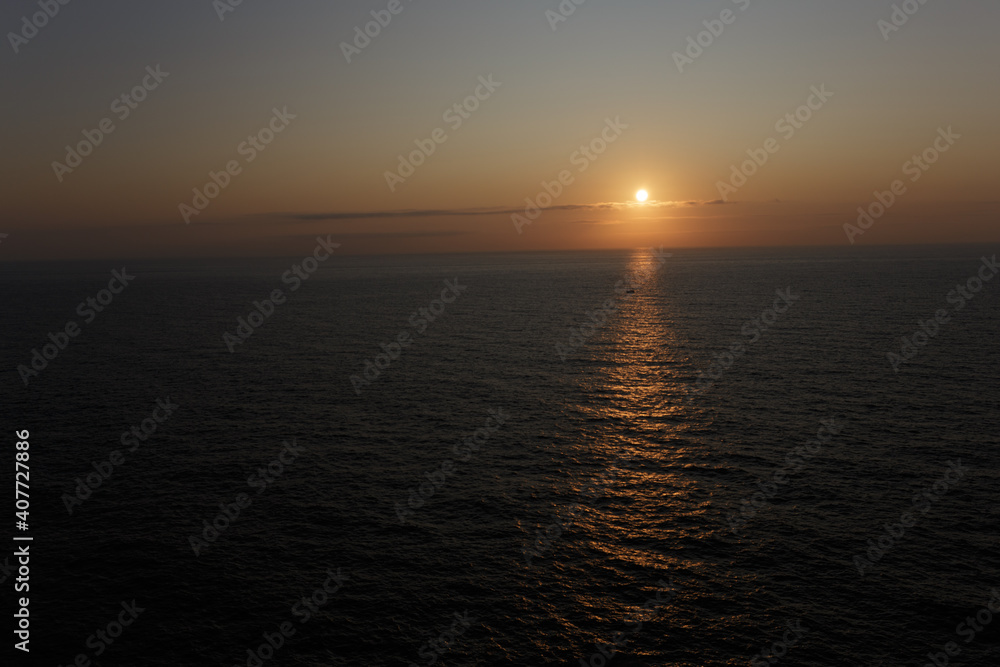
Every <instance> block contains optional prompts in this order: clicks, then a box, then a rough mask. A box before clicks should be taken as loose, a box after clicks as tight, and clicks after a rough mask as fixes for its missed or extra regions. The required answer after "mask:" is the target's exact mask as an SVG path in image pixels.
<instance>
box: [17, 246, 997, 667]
mask: <svg viewBox="0 0 1000 667" xmlns="http://www.w3.org/2000/svg"><path fill="white" fill-rule="evenodd" d="M312 253H313V248H311V247H303V249H302V256H301V257H298V258H285V259H262V260H250V259H227V260H218V261H208V260H197V261H195V260H186V261H179V260H178V261H166V260H137V261H116V262H114V261H107V262H86V263H45V264H41V263H37V264H2V265H0V275H2V277H3V281H4V285H5V289H4V301H5V306H6V307H5V309H4V317H3V324H2V336H0V354H2V357H3V359H4V361H5V364H4V376H3V406H4V411H3V412H4V423H5V424H6V428H5V437H6V440H7V442H8V444H7V445H5V449H6V451H8V452H10V456H11V457H12V458H13V457H14V455H15V445H14V443H15V440H18V439H19V437H18V436H16V435H15V434H14V432H15V431H21V430H27V431H29V432H30V435H29V437H28V438H27V441H28V442H30V450H29V451H30V459H29V460H28V464H30V510H31V511H30V521H29V522H28V523H29V524H30V525H29V528H28V529H27V530H26V531H18V530H17V529H15V528H14V526H13V524H12V525H11V535H12V536H13V535H19V534H20V535H28V536H31V537H32V538H33V540H32V541H31V542H30V543H28V542H11V544H13V545H14V546H13V547H11V549H9V550H8V552H7V553H4V554H3V556H2V557H5V558H7V559H8V560H6V561H3V563H4V571H3V572H2V573H0V579H6V582H5V583H4V584H3V585H4V587H5V590H7V591H12V589H11V588H6V587H7V586H10V585H12V584H13V583H14V581H15V578H16V576H17V573H16V570H17V565H16V562H15V557H14V555H13V552H14V550H15V549H16V548H18V547H20V546H22V545H24V544H30V553H31V556H32V557H31V560H30V563H31V565H30V593H13V592H11V595H7V594H5V596H4V597H5V599H12V598H13V599H16V598H18V597H20V596H21V595H26V596H28V597H30V627H31V635H30V649H31V656H32V660H33V662H32V663H31V664H39V665H41V664H52V665H60V666H62V665H71V664H74V661H77V662H76V664H84V661H89V664H93V665H98V666H101V667H104V666H116V665H121V666H145V665H149V666H160V665H163V666H166V665H172V666H173V665H185V666H186V665H220V666H225V667H229V666H237V665H240V666H243V665H246V666H248V667H254V666H258V667H259V666H261V665H267V666H268V667H272V666H282V665H288V666H293V665H294V666H302V667H320V666H328V665H336V666H340V665H374V666H380V665H387V666H389V665H400V666H403V667H406V666H409V665H432V664H435V665H444V666H451V665H456V666H457V665H518V666H521V665H523V666H537V665H566V666H570V665H572V666H577V665H589V666H591V667H601V666H602V665H617V666H620V667H627V666H640V665H642V666H671V667H681V666H684V667H694V666H698V667H703V666H714V665H763V664H781V665H789V666H791V665H802V666H810V667H811V666H817V667H818V666H828V665H836V666H841V665H848V666H852V667H853V666H865V667H869V666H874V667H880V666H896V665H914V666H922V665H925V664H935V660H936V661H937V663H936V664H939V665H940V664H950V665H958V666H970V667H971V666H980V665H981V666H986V665H996V664H1000V619H994V618H993V616H994V614H993V612H992V611H990V604H991V599H992V600H993V602H992V604H993V606H994V608H996V609H997V610H998V611H1000V595H998V594H997V593H996V591H997V590H998V589H1000V553H998V545H1000V544H998V536H1000V498H998V496H997V489H998V488H1000V445H998V425H1000V411H998V401H1000V391H998V381H1000V346H998V345H997V334H998V331H1000V309H998V304H1000V279H997V278H996V276H995V274H996V272H997V271H1000V268H991V267H994V266H995V265H994V264H992V263H991V262H992V259H991V258H993V257H995V249H994V248H991V247H969V246H941V247H901V248H891V247H887V248H878V247H873V248H841V249H829V248H814V249H810V248H791V249H741V250H734V249H714V250H672V249H669V248H666V249H662V250H661V249H641V250H631V251H613V252H561V253H523V254H516V253H513V254H477V255H440V256H391V257H351V256H342V255H340V254H339V251H335V252H333V253H332V256H329V257H327V258H322V259H319V258H320V257H321V256H322V253H320V254H316V255H313V254H312ZM306 257H311V258H313V259H312V260H311V261H310V260H304V258H306ZM116 272H117V273H116ZM977 286H978V289H976V288H977ZM88 299H93V301H92V302H88ZM72 332H75V333H72ZM50 334H51V335H50ZM904 339H905V340H904ZM32 364H34V365H32ZM5 468H6V469H8V472H7V473H4V476H3V479H4V484H5V488H7V489H11V488H13V487H14V478H13V475H12V473H13V466H9V465H8V466H5ZM9 502H13V501H9ZM12 564H13V565H12ZM8 608H10V609H12V611H10V612H9V614H14V613H15V612H16V611H17V607H15V605H14V604H13V603H11V604H9V605H8ZM987 616H989V619H988V620H987ZM7 618H8V621H7V623H8V624H10V626H11V628H13V627H14V626H13V624H14V623H16V622H17V619H13V621H12V618H11V616H10V615H8V616H7ZM970 618H971V619H972V624H971V625H970V624H969V622H968V619H970ZM977 618H978V620H977ZM977 627H978V628H979V629H978V630H975V629H974V628H977ZM6 634H7V637H8V640H9V641H11V642H12V643H14V642H16V641H17V639H16V635H14V637H15V638H14V639H13V640H11V637H12V634H11V632H10V630H8V631H7V633H6ZM949 643H951V644H949ZM955 650H957V651H958V652H957V653H955V652H954V651H955ZM19 655H20V654H19ZM81 655H82V656H83V658H82V659H81V658H79V657H78V656H81ZM36 661H37V662H36Z"/></svg>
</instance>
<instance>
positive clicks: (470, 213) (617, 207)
mask: <svg viewBox="0 0 1000 667" xmlns="http://www.w3.org/2000/svg"><path fill="white" fill-rule="evenodd" d="M724 203H726V202H723V201H722V200H716V201H708V202H699V201H687V202H672V201H662V202H661V201H651V202H645V203H639V202H599V203H595V204H561V205H556V206H549V207H547V208H545V209H544V210H545V211H622V210H628V209H635V208H645V209H649V208H676V207H679V206H704V205H707V204H724ZM515 213H521V214H523V213H524V207H518V208H504V207H499V206H494V207H479V208H432V209H401V210H394V211H393V210H390V211H355V212H347V211H330V212H314V213H268V214H265V215H264V216H252V217H258V218H259V217H265V218H269V219H273V220H283V221H286V222H319V221H337V220H339V221H344V222H349V221H352V220H391V219H401V218H441V217H475V216H490V215H513V214H515Z"/></svg>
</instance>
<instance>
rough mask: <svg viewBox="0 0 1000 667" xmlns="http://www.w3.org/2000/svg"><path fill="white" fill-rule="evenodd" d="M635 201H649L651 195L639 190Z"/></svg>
mask: <svg viewBox="0 0 1000 667" xmlns="http://www.w3.org/2000/svg"><path fill="white" fill-rule="evenodd" d="M635 199H636V201H646V200H647V199H649V193H648V192H646V191H645V190H639V191H638V192H636V193H635Z"/></svg>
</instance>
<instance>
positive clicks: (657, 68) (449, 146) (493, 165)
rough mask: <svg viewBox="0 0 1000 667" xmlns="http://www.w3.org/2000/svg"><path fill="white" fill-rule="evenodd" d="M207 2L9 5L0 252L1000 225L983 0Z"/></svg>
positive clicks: (992, 62)
mask: <svg viewBox="0 0 1000 667" xmlns="http://www.w3.org/2000/svg"><path fill="white" fill-rule="evenodd" d="M231 1H233V2H235V0H231ZM577 1H579V0H577ZM229 2H230V0H217V1H216V2H213V1H212V0H173V1H171V2H148V1H146V2H135V1H134V0H133V1H131V2H129V1H126V0H92V1H89V2H84V1H82V0H76V1H72V0H70V1H69V2H68V4H65V5H61V4H58V2H56V0H41V3H39V0H33V1H29V0H6V1H5V2H4V3H3V5H2V7H0V28H2V30H3V32H4V34H5V40H4V44H3V45H2V47H0V74H2V77H3V81H4V90H5V93H6V95H5V103H4V105H3V107H2V109H3V110H2V113H3V119H4V122H3V123H2V125H0V133H2V139H3V146H4V149H5V150H3V151H2V152H0V176H2V178H0V181H2V183H0V196H2V198H0V234H4V235H5V236H0V261H16V260H27V259H74V258H103V257H169V256H178V257H186V256H190V257H212V256H228V255H249V256H256V255H289V256H294V255H297V254H304V253H306V252H308V251H309V250H310V249H311V248H312V247H313V246H314V245H315V237H316V236H317V235H323V236H324V237H326V236H327V235H329V236H330V237H331V238H332V239H333V240H335V241H338V242H340V243H341V244H342V250H343V252H344V253H346V254H381V253H419V252H462V251H472V252H482V251H532V250H559V249H601V248H608V249H611V248H631V247H640V246H661V245H662V246H666V247H676V248H681V247H714V246H720V247H725V246H794V245H831V246H851V245H883V244H910V243H969V242H993V241H997V240H998V239H1000V231H998V229H1000V227H998V224H997V221H998V215H997V214H998V213H1000V197H998V196H997V195H996V191H995V188H996V183H997V181H998V176H1000V169H998V166H997V161H996V157H997V155H1000V132H998V131H997V126H996V113H997V109H998V108H1000V88H998V86H997V85H996V83H995V82H996V63H997V62H1000V41H998V40H997V39H996V25H997V23H998V19H1000V4H998V3H996V2H995V1H994V0H953V1H952V2H948V3H945V2H938V1H935V0H929V1H928V2H926V4H923V5H920V4H919V3H918V2H916V0H907V2H900V1H899V0H893V1H888V0H840V1H838V2H833V1H831V0H825V1H820V0H794V1H792V0H788V1H779V0H770V1H767V0H712V1H707V2H701V1H699V2H694V1H688V2H681V1H680V0H674V1H669V0H658V1H654V0H616V1H615V2H610V0H605V1H600V0H585V1H584V2H583V3H582V4H579V5H576V4H575V3H574V2H573V1H572V0H564V1H563V2H560V0H541V1H538V2H529V1H528V0H504V1H503V2H497V1H492V2H486V1H485V0H462V1H458V0H452V1H445V0H398V2H397V1H395V0H394V1H392V2H390V0H373V1H371V2H368V1H365V2H361V1H354V0H342V1H338V2H320V1H319V0H284V1H283V2H280V3H279V2H266V1H265V0H243V1H242V2H241V3H240V4H238V5H235V6H232V5H230V4H229ZM904 5H905V7H904ZM43 6H49V11H50V13H54V14H55V15H54V16H45V15H44V14H43V15H39V14H38V12H42V11H43V9H42V7H43ZM390 9H392V10H395V11H396V13H392V12H391V11H390ZM905 9H909V10H910V11H911V12H912V13H911V14H907V13H906V12H905ZM914 10H915V11H914ZM372 12H375V15H374V16H373V14H372ZM560 12H562V13H560ZM894 12H895V23H893V16H894ZM32 16H35V24H41V27H37V25H32V23H31V21H32ZM25 17H27V18H25ZM379 18H381V19H382V22H383V23H385V25H377V24H372V23H371V22H372V21H375V20H377V19H379ZM723 19H725V21H724V20H723ZM25 21H27V27H26V23H25ZM706 22H707V24H706ZM880 22H881V23H880ZM366 24H367V27H368V30H369V32H370V33H372V34H375V36H374V37H368V36H365V37H359V33H360V34H364V30H365V27H366ZM376 25H377V29H376ZM699 41H700V42H701V44H699ZM136 86H139V89H138V92H136V93H134V95H133V93H132V92H130V91H133V90H135V89H136ZM477 93H478V98H477V97H476V95H477ZM123 95H128V96H129V97H127V98H126V99H124V100H123V99H122V96H123ZM470 96H471V97H470ZM139 98H142V99H141V101H139ZM456 104H457V105H459V107H458V109H459V110H458V111H456V110H455V105H456ZM463 105H464V106H463ZM810 105H811V108H810ZM796 113H798V117H796V116H795V114H796ZM788 114H792V116H791V118H787V117H786V116H787V115H788ZM102 123H103V125H102ZM102 127H103V128H104V129H103V130H102ZM105 130H111V131H110V132H106V131H105ZM254 137H255V138H254ZM435 137H436V138H437V140H438V141H435ZM81 142H83V145H82V147H81V146H80V144H81ZM419 146H423V147H424V149H423V152H422V153H421V152H418V153H417V154H415V155H413V158H412V160H411V154H413V151H420V148H419ZM935 146H936V147H935ZM68 147H70V148H72V149H73V150H74V151H75V154H70V152H69V151H68V150H67V149H68ZM78 148H79V149H80V150H79V151H77V150H76V149H78ZM925 151H926V153H925ZM83 152H86V153H88V154H87V155H79V153H83ZM921 155H924V156H925V157H926V158H927V159H928V161H930V159H931V158H933V163H927V162H923V161H921V162H920V163H919V164H918V163H916V162H914V161H913V159H914V157H915V156H917V157H918V158H920V156H921ZM754 156H756V162H747V160H753V159H754ZM922 159H923V158H921V160H922ZM401 160H405V162H406V163H404V164H401ZM414 163H415V164H416V166H414ZM227 167H229V168H230V171H229V172H228V173H227ZM411 167H412V171H411ZM401 168H402V171H401ZM392 172H394V173H395V176H392V175H389V174H390V173H392ZM212 174H215V184H213V181H212ZM560 181H562V182H560ZM723 183H724V184H725V185H722V184H723ZM209 184H211V185H209ZM216 184H218V186H217V185H216ZM223 186H224V187H223ZM894 186H895V188H896V193H894V192H893V187H894ZM206 187H207V189H208V193H206V192H205V190H206ZM196 190H197V193H196ZM639 190H645V191H647V192H648V197H649V199H648V201H646V202H645V203H641V204H640V203H639V202H638V201H636V193H637V192H638V191H639ZM198 193H201V194H198ZM876 193H880V194H876ZM206 194H212V195H214V196H213V197H211V198H209V197H207V196H205V195H206ZM540 195H541V196H540ZM203 196H204V199H202V198H201V197H203ZM550 199H551V201H549V200H550ZM880 200H881V201H880ZM534 207H537V209H536V208H534ZM859 207H860V208H861V209H862V210H863V211H868V212H869V214H870V215H871V218H868V219H866V218H862V219H861V223H862V224H859V222H858V219H859V210H858V209H859ZM880 208H884V209H885V210H884V213H880ZM874 213H878V215H872V214H874Z"/></svg>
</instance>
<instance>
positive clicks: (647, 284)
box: [569, 249, 712, 649]
mask: <svg viewBox="0 0 1000 667" xmlns="http://www.w3.org/2000/svg"><path fill="white" fill-rule="evenodd" d="M664 261H665V262H669V261H670V259H669V258H666V259H665V260H664ZM626 276H627V277H626V281H631V283H632V284H633V285H634V287H633V289H634V293H627V292H626V293H625V294H622V295H621V296H616V299H618V300H619V303H620V307H619V309H618V312H617V314H615V315H614V316H613V317H612V318H611V320H610V321H609V322H608V324H606V325H605V326H604V327H603V328H601V329H600V330H599V331H598V333H597V334H595V335H594V336H593V337H592V338H591V339H590V341H589V343H588V345H587V351H586V354H585V357H586V368H587V370H586V371H585V372H583V373H581V375H580V382H581V383H582V385H583V386H582V387H581V394H582V395H583V396H587V397H591V398H589V399H588V400H587V401H585V402H584V403H583V404H582V405H580V406H578V407H579V409H580V411H581V412H582V422H583V423H584V424H585V425H586V426H585V430H584V432H583V433H582V434H581V435H582V436H583V438H582V440H583V442H584V443H585V444H584V446H583V450H582V451H581V452H580V453H579V458H580V459H581V462H582V463H589V464H591V465H585V466H583V468H584V469H585V470H589V471H590V473H589V474H590V476H589V477H588V474H587V473H584V474H581V475H580V476H579V478H576V479H573V488H572V491H571V492H570V494H569V495H570V497H579V498H581V500H579V501H578V502H579V503H580V505H581V506H582V509H581V510H580V512H579V515H578V517H577V519H576V521H575V523H576V525H575V526H574V527H573V529H572V530H573V532H574V533H576V535H577V540H579V542H578V543H576V544H575V545H574V550H575V551H577V552H578V553H577V556H578V557H577V558H573V560H572V562H573V563H574V566H572V567H579V569H580V571H579V573H578V574H579V576H580V577H581V578H582V577H585V576H586V568H587V567H593V566H594V564H595V563H596V564H597V567H598V568H599V569H602V570H604V571H605V574H606V575H607V577H608V578H609V579H610V580H612V581H618V582H620V585H618V586H614V587H612V589H611V590H607V589H605V590H602V591H601V593H600V594H599V595H598V596H596V597H595V595H594V593H593V592H592V591H591V592H587V591H584V590H582V589H581V590H579V591H578V593H577V598H578V600H577V602H578V604H579V605H580V608H582V609H588V610H590V612H591V613H593V614H595V615H599V616H600V617H601V619H602V620H604V621H606V622H609V623H613V622H615V619H618V621H617V622H618V623H620V624H621V623H623V622H624V619H633V620H634V619H636V618H643V617H651V612H649V611H648V610H643V609H642V604H643V602H644V601H646V600H647V599H649V598H652V597H653V595H654V593H655V592H656V590H657V589H659V588H662V587H661V586H658V585H657V581H658V580H669V579H670V578H671V577H672V576H674V575H676V574H678V573H680V572H684V573H686V574H687V576H691V575H692V574H694V575H695V576H697V573H702V574H704V573H705V572H706V571H707V568H708V567H709V566H708V564H706V563H704V562H702V561H701V560H700V559H698V558H697V557H696V556H695V555H694V554H696V553H697V550H691V549H690V548H688V547H690V546H691V545H692V544H695V543H698V542H703V541H704V540H708V539H711V537H710V536H709V535H707V534H706V532H707V531H705V530H704V529H703V527H702V526H703V523H704V522H703V521H702V520H701V519H700V517H701V516H702V515H704V514H705V513H706V512H707V511H708V509H709V506H710V501H711V495H712V494H711V491H710V489H708V488H706V485H705V482H704V481H703V480H699V479H696V478H695V477H694V476H692V475H691V474H690V470H689V469H690V468H692V467H697V466H698V465H700V464H701V462H704V463H708V458H709V456H708V454H707V452H705V451H703V450H702V449H701V448H696V447H692V446H691V445H690V444H689V443H690V442H691V441H692V440H693V439H694V440H696V439H697V437H698V436H697V432H698V431H699V430H702V429H703V428H704V423H703V420H704V418H705V417H704V416H702V414H701V412H700V411H699V410H698V409H697V408H693V407H691V406H689V405H686V404H685V403H684V400H683V394H682V392H681V391H680V386H681V382H680V380H679V375H680V373H681V372H682V369H683V368H685V367H688V368H689V367H690V366H689V362H688V360H687V358H686V355H685V354H684V353H683V352H678V349H679V348H680V347H681V346H679V345H678V344H677V343H678V341H677V340H676V338H675V332H674V326H673V322H674V318H675V313H674V312H673V305H672V299H671V297H670V294H669V280H668V272H667V271H665V270H664V263H663V262H661V260H660V258H658V257H657V256H656V254H655V253H654V252H653V251H651V250H649V249H644V250H638V251H636V252H635V253H634V254H633V255H632V257H631V258H630V260H629V264H628V268H627V272H626ZM626 287H627V285H623V286H621V288H626ZM621 288H620V289H621ZM595 487H596V489H595ZM592 489H594V490H592ZM595 491H596V492H595ZM574 541H576V540H574ZM612 591H615V593H614V594H613V593H612ZM609 610H610V611H609ZM657 613H658V619H659V620H658V621H657V624H658V627H659V629H658V631H657V633H658V635H659V638H660V640H664V641H665V640H666V638H665V637H663V632H665V631H667V630H668V629H669V628H671V627H678V626H684V625H690V623H692V622H693V619H681V618H672V613H671V605H670V604H667V605H664V606H663V607H662V608H660V609H659V611H658V612H657ZM635 648H636V649H638V647H635Z"/></svg>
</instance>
